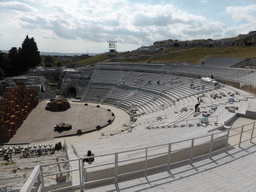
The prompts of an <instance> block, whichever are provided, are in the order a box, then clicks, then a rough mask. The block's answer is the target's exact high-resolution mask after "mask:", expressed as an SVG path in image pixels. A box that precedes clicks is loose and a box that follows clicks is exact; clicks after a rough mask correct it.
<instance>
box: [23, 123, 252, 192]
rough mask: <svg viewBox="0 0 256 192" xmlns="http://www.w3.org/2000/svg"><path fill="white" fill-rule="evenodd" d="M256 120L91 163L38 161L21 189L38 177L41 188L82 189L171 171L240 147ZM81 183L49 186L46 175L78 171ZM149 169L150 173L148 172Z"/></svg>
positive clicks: (104, 156)
mask: <svg viewBox="0 0 256 192" xmlns="http://www.w3.org/2000/svg"><path fill="white" fill-rule="evenodd" d="M254 130H255V122H253V123H250V124H247V125H243V126H240V127H236V128H233V129H228V131H226V132H221V133H218V134H210V135H206V136H201V137H197V138H192V139H186V140H182V141H177V142H171V143H166V144H161V145H155V146H150V147H143V148H136V149H132V150H127V151H121V152H116V153H109V154H102V155H96V156H94V158H95V162H94V164H92V165H89V164H88V165H87V163H86V164H85V163H83V160H84V159H86V158H78V159H72V160H68V161H62V162H58V163H51V164H44V165H38V166H36V167H35V169H34V171H33V172H34V174H31V176H30V177H29V179H28V180H27V182H26V183H25V184H24V186H23V188H22V190H21V191H30V189H32V187H33V185H34V184H35V182H36V181H38V182H40V184H39V185H38V186H39V187H38V191H39V192H41V191H43V192H44V191H46V190H47V191H62V190H67V189H70V190H71V189H81V191H83V190H84V189H85V187H86V186H90V185H92V184H97V185H104V184H108V183H115V184H116V183H118V181H119V180H122V181H123V180H128V179H129V178H131V177H132V176H135V175H137V176H138V175H141V176H147V175H149V174H152V173H154V171H156V170H157V171H159V170H162V171H166V170H167V171H170V170H171V169H172V167H173V166H177V165H178V164H181V163H192V162H193V161H194V160H196V159H198V158H210V157H212V156H213V155H214V154H215V153H218V152H227V151H228V150H229V149H231V148H234V146H237V147H241V144H242V143H245V142H253V139H254V138H255V137H256V136H254V135H255V134H254ZM72 162H76V163H75V165H76V166H75V167H76V168H75V167H72V168H71V169H70V170H66V171H62V172H55V173H50V174H45V172H44V171H43V168H44V167H47V166H50V165H57V164H61V163H69V164H70V163H72ZM75 172H76V175H77V177H78V179H79V182H78V184H75V185H74V184H73V185H72V186H67V187H62V188H58V189H54V190H49V189H47V188H46V187H45V183H44V179H45V177H48V176H52V175H58V174H64V173H67V174H72V173H73V174H75ZM149 172H150V173H149Z"/></svg>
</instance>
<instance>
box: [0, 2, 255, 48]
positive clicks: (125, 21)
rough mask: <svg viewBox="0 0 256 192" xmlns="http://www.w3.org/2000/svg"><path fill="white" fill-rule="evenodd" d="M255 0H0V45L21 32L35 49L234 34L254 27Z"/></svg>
mask: <svg viewBox="0 0 256 192" xmlns="http://www.w3.org/2000/svg"><path fill="white" fill-rule="evenodd" d="M255 26H256V1H255V0H232V1H230V0H198V1H196V0H158V1H157V0H84V1H81V0H40V1H38V0H16V1H15V0H14V1H12V0H8V1H7V0H0V42H1V43H0V50H9V49H10V48H11V47H20V46H21V43H22V41H23V40H24V38H25V36H26V35H29V36H30V37H34V38H35V41H36V42H37V45H38V48H39V51H49V52H66V53H76V52H84V53H87V52H93V53H102V52H105V51H107V50H108V43H107V41H108V40H115V41H117V51H128V50H134V49H137V48H138V47H140V46H142V45H152V44H153V42H155V41H159V40H167V39H173V40H175V39H178V40H191V39H204V38H213V39H221V38H225V37H234V36H237V35H239V34H245V33H248V32H249V31H253V30H256V28H255Z"/></svg>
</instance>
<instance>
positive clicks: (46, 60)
mask: <svg viewBox="0 0 256 192" xmlns="http://www.w3.org/2000/svg"><path fill="white" fill-rule="evenodd" d="M53 62H54V60H53V57H51V56H50V55H47V56H46V57H45V58H44V63H53Z"/></svg>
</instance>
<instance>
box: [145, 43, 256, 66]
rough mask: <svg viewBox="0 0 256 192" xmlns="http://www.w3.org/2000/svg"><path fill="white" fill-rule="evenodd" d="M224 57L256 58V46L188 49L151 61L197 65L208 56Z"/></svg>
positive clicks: (154, 58)
mask: <svg viewBox="0 0 256 192" xmlns="http://www.w3.org/2000/svg"><path fill="white" fill-rule="evenodd" d="M208 55H209V56H222V57H237V58H253V57H256V46H250V47H247V46H243V47H211V48H208V47H203V48H194V49H188V50H186V51H177V52H171V53H169V54H165V55H163V56H158V57H153V58H150V60H151V61H154V62H156V61H160V62H166V61H169V62H188V63H194V64H196V63H197V62H198V61H200V60H201V59H203V58H204V57H206V56H208Z"/></svg>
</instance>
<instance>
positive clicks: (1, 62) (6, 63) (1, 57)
mask: <svg viewBox="0 0 256 192" xmlns="http://www.w3.org/2000/svg"><path fill="white" fill-rule="evenodd" d="M0 68H1V69H2V70H3V71H4V73H5V74H6V75H7V76H9V75H10V73H11V72H12V66H11V61H10V59H9V58H8V56H7V54H6V53H3V52H1V51H0Z"/></svg>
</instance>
